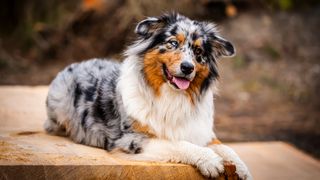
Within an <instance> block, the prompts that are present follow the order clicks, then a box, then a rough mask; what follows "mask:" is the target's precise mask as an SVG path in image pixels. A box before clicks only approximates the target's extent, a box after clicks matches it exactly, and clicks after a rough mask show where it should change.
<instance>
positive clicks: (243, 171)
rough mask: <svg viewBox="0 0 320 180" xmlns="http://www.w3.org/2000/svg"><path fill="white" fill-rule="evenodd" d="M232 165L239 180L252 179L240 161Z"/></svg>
mask: <svg viewBox="0 0 320 180" xmlns="http://www.w3.org/2000/svg"><path fill="white" fill-rule="evenodd" d="M233 164H234V165H235V166H236V173H237V174H238V175H239V178H240V179H243V180H252V179H253V178H252V176H251V174H250V172H249V170H248V168H247V166H246V165H245V164H244V163H243V162H242V161H241V162H235V163H233Z"/></svg>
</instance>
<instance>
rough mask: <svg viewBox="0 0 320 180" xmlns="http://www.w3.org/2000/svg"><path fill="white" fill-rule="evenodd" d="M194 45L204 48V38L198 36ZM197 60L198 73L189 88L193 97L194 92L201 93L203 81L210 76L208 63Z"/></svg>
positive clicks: (188, 90)
mask: <svg viewBox="0 0 320 180" xmlns="http://www.w3.org/2000/svg"><path fill="white" fill-rule="evenodd" d="M193 47H199V48H202V38H198V39H197V40H195V41H194V43H193ZM194 61H195V64H196V66H195V72H196V75H195V77H194V79H193V81H192V82H191V84H190V87H189V88H188V89H187V93H188V95H189V96H190V97H191V98H192V99H193V94H195V95H198V94H199V93H200V89H201V85H202V83H203V81H204V80H205V79H206V78H207V77H208V76H209V68H208V66H207V65H206V64H200V63H198V62H197V61H196V59H194Z"/></svg>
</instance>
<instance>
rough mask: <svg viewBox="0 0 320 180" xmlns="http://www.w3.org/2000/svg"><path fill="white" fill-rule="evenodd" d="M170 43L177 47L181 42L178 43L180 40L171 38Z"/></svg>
mask: <svg viewBox="0 0 320 180" xmlns="http://www.w3.org/2000/svg"><path fill="white" fill-rule="evenodd" d="M168 43H169V44H170V45H171V46H172V47H175V48H177V47H178V46H179V43H178V41H176V40H170V41H169V42H168Z"/></svg>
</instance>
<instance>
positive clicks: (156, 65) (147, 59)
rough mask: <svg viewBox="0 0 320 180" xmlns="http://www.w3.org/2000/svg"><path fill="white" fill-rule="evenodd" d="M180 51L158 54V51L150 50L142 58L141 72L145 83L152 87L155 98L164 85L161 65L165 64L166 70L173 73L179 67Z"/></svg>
mask: <svg viewBox="0 0 320 180" xmlns="http://www.w3.org/2000/svg"><path fill="white" fill-rule="evenodd" d="M181 56H182V55H181V52H180V51H170V52H166V53H162V54H161V53H159V50H151V51H149V52H147V53H146V54H145V56H144V61H143V65H144V67H143V70H144V73H145V76H146V80H147V83H148V84H149V85H150V86H151V87H152V89H153V90H154V92H155V94H156V96H159V95H160V87H161V86H162V84H163V83H165V79H164V74H163V70H162V65H163V64H165V65H166V67H167V68H168V70H169V71H170V72H171V73H173V72H175V70H176V69H177V67H179V66H180V62H181Z"/></svg>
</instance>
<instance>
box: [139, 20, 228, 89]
mask: <svg viewBox="0 0 320 180" xmlns="http://www.w3.org/2000/svg"><path fill="white" fill-rule="evenodd" d="M136 33H137V34H138V35H140V36H141V40H140V42H137V43H136V44H135V46H134V47H133V48H136V50H137V51H138V53H137V54H139V55H140V56H142V57H143V66H144V68H143V71H144V74H145V77H146V80H147V82H148V83H149V85H150V86H151V87H152V88H153V89H154V90H155V91H156V93H158V92H159V89H160V87H161V86H162V85H163V84H164V83H168V84H169V86H170V87H172V88H173V89H175V90H180V91H186V92H188V93H189V94H192V93H200V92H201V91H202V90H205V89H206V88H208V87H209V85H210V83H211V82H212V80H214V79H216V78H217V77H218V72H217V68H216V59H217V58H219V57H220V56H232V55H233V54H234V48H233V45H232V44H231V43H230V42H228V41H227V40H225V39H223V38H221V37H220V36H218V35H217V31H216V28H215V26H214V25H213V24H211V23H206V22H198V21H192V20H190V19H188V18H186V17H184V16H181V15H179V14H169V15H164V16H161V17H157V18H148V19H146V20H143V21H141V22H140V23H139V24H138V25H137V27H136Z"/></svg>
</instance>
